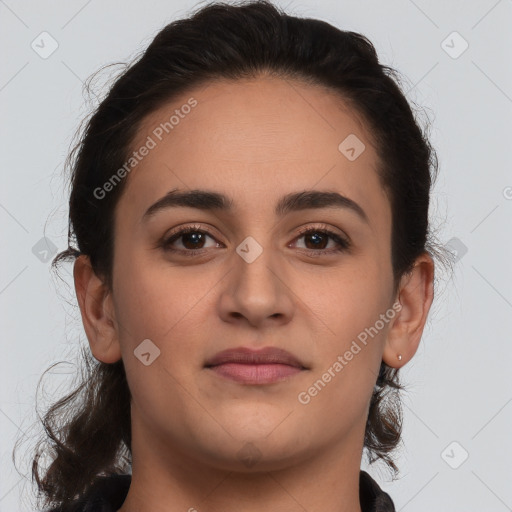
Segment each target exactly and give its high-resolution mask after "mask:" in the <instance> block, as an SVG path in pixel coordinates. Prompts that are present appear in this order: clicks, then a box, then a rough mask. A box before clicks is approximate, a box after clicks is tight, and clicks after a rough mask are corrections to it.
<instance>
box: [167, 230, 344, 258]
mask: <svg viewBox="0 0 512 512" xmlns="http://www.w3.org/2000/svg"><path fill="white" fill-rule="evenodd" d="M187 233H202V234H206V235H208V236H210V237H211V238H215V237H214V236H213V235H212V234H211V233H210V232H209V231H208V230H205V229H201V227H200V226H187V227H185V228H183V229H180V230H179V231H176V232H174V233H171V235H169V236H168V237H166V238H165V239H164V240H162V242H161V244H160V247H161V248H162V249H164V250H165V251H169V252H173V253H180V254H183V255H185V256H191V257H193V256H199V255H201V254H203V252H204V251H205V250H208V249H187V250H184V249H173V248H171V247H170V245H171V243H173V242H174V241H176V240H178V239H179V238H180V237H181V236H183V235H185V234H187ZM313 233H315V234H321V235H326V236H328V237H330V238H332V239H333V240H334V241H335V242H336V243H337V244H338V247H337V248H334V249H318V250H317V249H303V251H310V252H312V253H314V254H315V256H318V255H327V254H333V253H339V252H343V251H346V250H348V249H349V248H350V247H351V243H350V242H349V241H348V240H347V239H345V238H343V237H341V236H340V235H338V234H337V233H334V232H333V231H330V230H329V229H327V228H325V227H314V228H302V229H300V230H299V236H297V237H296V239H298V238H302V237H303V236H305V235H308V234H313Z"/></svg>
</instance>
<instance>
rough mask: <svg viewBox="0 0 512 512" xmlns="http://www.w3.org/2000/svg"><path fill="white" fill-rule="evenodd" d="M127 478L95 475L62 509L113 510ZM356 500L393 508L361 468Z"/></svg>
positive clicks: (371, 511) (386, 511) (374, 508)
mask: <svg viewBox="0 0 512 512" xmlns="http://www.w3.org/2000/svg"><path fill="white" fill-rule="evenodd" d="M130 482H131V475H110V476H102V477H99V478H98V479H97V480H96V482H95V483H94V485H93V486H92V487H91V488H90V489H89V491H88V492H87V493H86V494H85V495H84V496H82V498H81V499H80V500H78V501H76V502H75V504H74V505H73V507H72V508H68V509H67V510H66V512H117V510H118V509H120V508H121V506H122V504H123V502H124V500H125V498H126V495H127V494H128V489H129V487H130ZM359 502H360V503H361V510H362V512H396V511H395V506H394V505H393V501H392V500H391V498H390V497H389V494H387V493H385V492H384V491H383V490H382V489H381V488H380V487H379V485H378V484H377V482H376V481H375V480H374V479H373V478H372V477H371V476H370V475H369V474H368V473H367V472H366V471H363V470H361V471H360V473H359ZM62 511H63V509H62V508H55V509H53V510H51V511H50V512H62Z"/></svg>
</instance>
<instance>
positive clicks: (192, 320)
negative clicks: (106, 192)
mask: <svg viewBox="0 0 512 512" xmlns="http://www.w3.org/2000/svg"><path fill="white" fill-rule="evenodd" d="M196 102H197V103H196ZM186 105H188V106H186ZM173 115H174V118H172V120H170V119H171V116H173ZM165 123H167V124H165ZM365 130H366V129H365V127H364V126H363V125H362V124H361V123H360V122H359V121H358V120H357V119H356V117H355V116H354V114H353V112H352V111H351V110H349V109H348V108H347V107H343V103H342V102H341V100H340V98H339V97H338V96H336V95H335V94H334V93H332V92H328V91H325V90H323V89H320V88H317V87H313V86H308V85H303V84H299V83H297V82H290V81H285V80H280V79H275V78H259V79H254V80H243V81H236V82H227V81H224V82H215V83H210V84H208V85H207V86H206V87H201V88H196V89H194V90H193V91H192V92H189V93H186V94H184V95H182V96H181V97H180V98H178V99H176V100H174V101H173V102H172V103H171V104H169V105H167V106H165V107H163V108H160V109H159V110H158V111H156V112H155V113H153V114H151V115H150V116H148V117H147V118H146V119H145V121H144V123H143V127H142V128H141V129H140V131H139V133H138V136H137V139H136V141H135V142H134V144H133V148H132V149H133V150H134V151H137V155H138V156H137V157H136V158H137V163H136V164H135V165H133V167H132V168H130V166H127V168H130V172H129V174H127V177H126V178H125V179H127V180H128V182H127V184H126V189H125V190H124V192H123V195H122V197H121V198H120V201H119V203H118V205H117V207H116V215H115V253H114V265H113V269H114V270H113V293H112V296H111V299H112V305H113V306H112V307H113V311H114V312H115V325H116V329H117V335H118V342H119V351H120V352H119V354H120V355H122V358H123V361H124V366H125V369H126V373H127V378H128V383H129V387H130V391H131V394H132V422H133V424H132V428H133V432H132V436H133V448H134V450H136V449H137V448H136V447H137V446H138V447H139V448H138V449H139V452H140V451H141V450H149V451H152V453H153V454H154V455H157V456H159V457H160V456H162V455H164V454H165V455H166V456H167V455H168V456H174V457H177V456H178V454H181V455H183V456H186V457H187V458H189V459H190V458H192V459H195V460H197V461H201V462H206V463H208V464H211V465H213V466H215V467H222V468H226V469H235V468H236V469H237V470H244V468H245V470H247V471H251V470H252V469H251V468H256V469H258V470H261V469H270V468H273V469H278V468H280V467H285V466H286V465H289V464H291V463H296V462H298V461H300V460H306V459H307V458H308V457H310V456H312V454H313V453H319V450H320V451H321V450H324V449H325V450H328V451H330V452H331V453H332V454H333V456H334V455H336V456H339V455H340V454H342V453H344V454H347V453H351V454H352V455H353V456H354V457H355V458H356V459H357V461H358V462H357V464H359V461H360V457H361V453H360V449H361V447H362V442H363V434H364V427H365V423H366V418H367V413H368V406H369V400H370V397H371V394H372V391H373V388H374V384H375V380H376V378H377V375H378V371H379V366H380V363H381V360H382V352H383V347H384V342H385V340H386V336H387V333H388V330H389V328H390V326H391V325H392V323H393V320H392V318H393V317H394V316H395V314H396V311H395V310H394V309H393V308H392V306H393V303H394V302H395V299H396V297H395V296H394V295H393V279H392V278H393V276H392V267H391V245H390V244H391V220H392V219H391V210H390V204H389V199H388V197H387V196H386V194H385V193H384V190H383V188H382V186H381V184H380V182H379V179H378V176H377V172H376V168H377V164H378V161H377V155H376V150H375V148H374V147H373V146H372V145H371V143H370V140H369V139H368V136H367V132H366V131H365ZM148 137H149V138H148ZM347 138H348V139H347ZM344 141H345V142H344ZM361 143H362V144H364V146H362V145H361ZM143 146H145V147H146V150H143V149H142V150H141V149H140V148H141V147H143ZM133 163H134V161H132V164H133ZM192 190H201V191H204V192H208V193H211V194H216V195H217V194H218V195H222V196H225V198H226V207H225V208H220V207H218V206H219V205H220V203H219V202H218V201H209V200H208V198H206V199H205V200H203V201H202V202H200V203H199V204H197V205H196V206H195V207H194V206H193V204H192V203H191V202H189V203H187V204H188V206H187V205H184V202H182V203H181V204H174V205H170V204H169V205H167V207H162V208H160V209H154V211H153V213H152V214H148V215H145V212H146V211H147V210H148V208H150V207H151V206H152V205H153V204H154V203H155V202H156V201H158V200H160V199H161V198H162V197H164V196H165V195H166V194H170V193H171V192H172V191H174V193H179V194H187V193H189V192H190V191H192ZM301 192H305V194H310V193H317V194H320V193H329V194H330V196H329V197H330V199H331V202H327V201H325V200H324V199H322V196H320V195H319V196H317V197H316V198H315V197H313V198H312V200H310V201H304V202H303V201H300V200H297V201H289V198H290V197H292V196H293V195H295V194H298V193H301ZM336 194H339V195H340V196H343V197H345V198H347V199H346V200H343V199H340V200H339V201H333V198H334V197H335V195H336ZM171 197H172V195H171ZM283 201H284V202H283ZM228 202H229V203H230V207H229V208H228V207H227V203H228ZM283 205H285V207H283ZM354 205H355V206H354ZM278 206H280V208H278ZM276 209H277V211H276ZM191 226H192V227H193V230H194V232H193V233H189V234H186V233H185V234H184V235H183V236H181V237H180V236H178V237H176V238H175V239H174V241H170V242H169V243H168V244H167V246H165V245H164V244H163V242H164V240H165V239H166V238H170V237H171V235H173V234H175V233H176V232H177V231H178V230H181V229H183V228H187V227H191ZM304 229H306V230H311V231H313V232H312V233H309V234H302V233H301V230H304ZM325 230H327V231H330V232H332V233H333V235H334V237H333V236H332V235H328V234H324V233H322V232H323V231H325ZM336 237H339V239H341V240H342V241H343V240H344V241H347V242H348V244H349V245H348V246H347V247H345V245H344V244H343V243H341V244H340V242H338V241H337V238H336ZM337 249H339V250H337ZM365 333H366V336H365ZM144 340H150V341H149V342H148V341H145V342H144V344H143V345H141V343H143V341H144ZM363 340H365V342H363ZM238 347H247V348H252V349H260V348H263V347H278V348H280V349H284V350H286V351H288V352H290V353H291V354H292V355H293V356H295V358H296V359H298V360H299V361H300V362H301V363H302V366H303V367H305V369H302V370H296V371H295V372H294V373H291V374H290V375H289V376H288V377H286V378H283V379H282V380H275V381H271V382H264V381H260V382H254V381H237V380H233V379H231V378H229V377H227V376H225V375H224V374H223V373H222V371H219V368H217V370H213V369H211V368H207V367H206V366H205V365H206V363H207V361H208V360H209V359H210V358H212V357H213V356H214V355H215V354H217V353H218V352H220V351H224V350H226V349H232V348H238ZM358 348H359V350H358ZM158 351H159V352H158ZM225 368H227V367H225ZM315 383H316V387H315ZM250 443H252V444H250ZM247 457H248V458H249V459H250V458H251V457H252V460H253V462H251V463H249V462H247ZM255 463H257V464H255ZM253 464H255V465H253Z"/></svg>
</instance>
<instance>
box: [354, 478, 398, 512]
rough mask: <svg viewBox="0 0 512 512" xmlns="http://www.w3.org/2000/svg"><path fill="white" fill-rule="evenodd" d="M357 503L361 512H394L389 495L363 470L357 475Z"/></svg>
mask: <svg viewBox="0 0 512 512" xmlns="http://www.w3.org/2000/svg"><path fill="white" fill-rule="evenodd" d="M359 501H360V503H361V510H362V512H396V511H395V505H394V503H393V500H392V499H391V497H390V496H389V494H388V493H386V492H384V491H383V490H382V489H381V488H380V487H379V484H378V483H377V482H376V481H375V480H374V479H373V478H372V477H371V476H370V475H369V474H368V473H367V472H366V471H363V470H361V471H360V473H359Z"/></svg>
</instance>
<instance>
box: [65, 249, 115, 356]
mask: <svg viewBox="0 0 512 512" xmlns="http://www.w3.org/2000/svg"><path fill="white" fill-rule="evenodd" d="M73 278H74V281H75V291H76V296H77V299H78V303H79V305H80V312H81V314H82V322H83V325H84V329H85V333H86V334H87V338H88V340H89V346H90V347H91V352H92V354H93V356H94V357H95V358H96V359H97V360H98V361H101V362H103V363H115V362H117V361H119V359H121V348H120V344H119V340H118V336H117V330H116V328H115V325H114V319H115V315H114V308H113V304H112V294H111V292H110V291H109V290H108V288H107V286H106V285H105V284H104V283H103V281H102V280H101V279H100V278H99V277H98V276H96V274H95V273H94V270H93V269H92V265H91V262H90V259H89V257H88V256H86V255H84V254H81V255H80V256H78V258H77V259H76V260H75V264H74V267H73Z"/></svg>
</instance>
